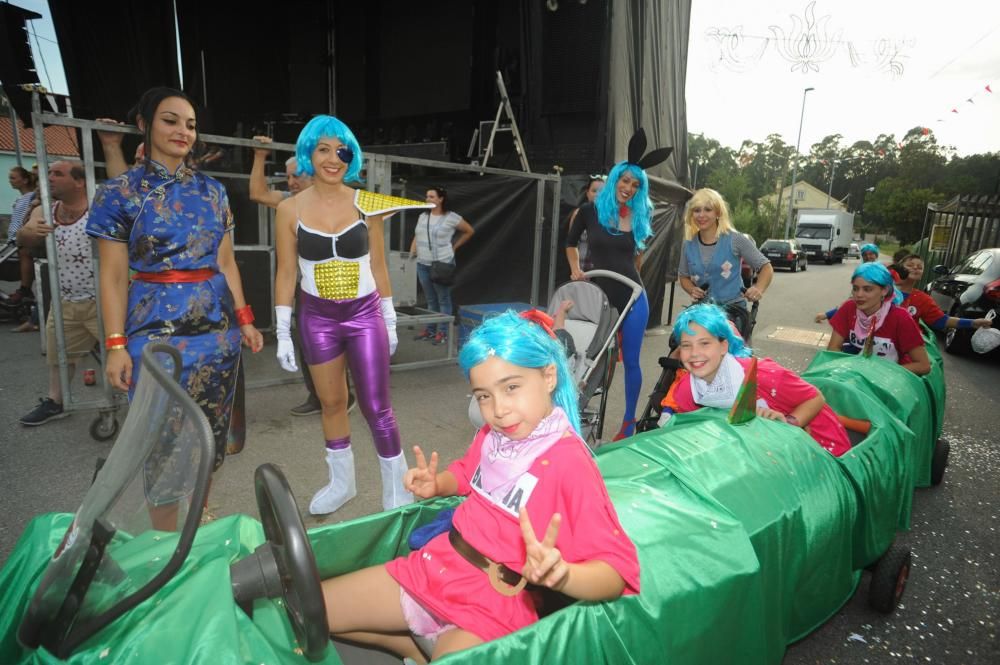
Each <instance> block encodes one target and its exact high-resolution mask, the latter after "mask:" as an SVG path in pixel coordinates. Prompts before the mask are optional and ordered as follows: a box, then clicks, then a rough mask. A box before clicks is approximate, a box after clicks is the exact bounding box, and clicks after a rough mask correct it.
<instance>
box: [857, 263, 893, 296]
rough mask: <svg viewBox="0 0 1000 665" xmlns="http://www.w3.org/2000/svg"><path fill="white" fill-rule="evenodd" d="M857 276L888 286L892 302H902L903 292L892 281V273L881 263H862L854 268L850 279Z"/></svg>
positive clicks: (872, 282)
mask: <svg viewBox="0 0 1000 665" xmlns="http://www.w3.org/2000/svg"><path fill="white" fill-rule="evenodd" d="M857 277H860V278H861V279H863V280H865V281H866V282H869V283H871V284H875V285H876V286H881V287H883V288H884V287H889V288H890V289H892V290H891V291H890V294H891V295H892V302H893V303H895V304H896V305H898V304H899V303H901V302H903V294H902V293H900V292H899V289H897V288H896V283H895V282H893V281H892V273H891V272H889V269H888V268H886V267H885V266H884V265H882V264H881V263H862V264H861V265H859V266H858V267H857V268H855V269H854V274H853V275H851V281H852V282H853V281H854V280H855V278H857Z"/></svg>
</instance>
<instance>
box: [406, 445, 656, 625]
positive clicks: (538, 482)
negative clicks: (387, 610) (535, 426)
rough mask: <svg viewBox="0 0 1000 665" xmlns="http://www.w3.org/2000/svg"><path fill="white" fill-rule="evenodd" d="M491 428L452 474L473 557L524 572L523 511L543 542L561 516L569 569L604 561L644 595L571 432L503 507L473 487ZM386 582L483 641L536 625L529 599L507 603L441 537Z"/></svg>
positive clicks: (631, 549)
mask: <svg viewBox="0 0 1000 665" xmlns="http://www.w3.org/2000/svg"><path fill="white" fill-rule="evenodd" d="M488 431H489V427H488V426H485V427H483V429H481V430H480V431H479V434H477V435H476V438H475V440H474V441H473V442H472V445H471V446H470V447H469V450H468V452H467V453H466V454H465V456H464V457H463V458H462V459H460V460H458V461H456V462H454V463H452V464H451V466H449V467H448V470H449V471H451V472H452V473H453V474H454V475H455V478H456V479H458V494H460V495H468V498H466V500H465V501H463V502H462V503H461V504H459V506H458V508H457V509H456V510H455V517H454V525H455V528H456V529H457V530H458V532H459V533H461V534H462V537H463V538H464V539H465V540H466V541H467V542H468V543H469V544H470V545H472V546H473V547H474V548H475V549H476V550H478V551H479V552H481V553H482V554H483V555H485V556H487V557H489V558H490V559H492V560H494V561H498V562H500V563H503V564H504V565H506V566H507V567H508V568H510V569H511V570H514V571H517V572H520V571H521V570H522V569H523V568H524V560H525V549H524V540H523V538H522V536H521V526H520V524H519V522H518V517H517V515H518V510H519V508H520V507H525V508H526V510H527V511H528V516H529V518H530V519H531V524H532V526H533V527H534V529H535V534H536V535H537V536H538V538H539V539H541V538H542V537H543V534H544V533H545V530H546V529H547V528H548V525H549V521H550V520H551V519H552V515H553V514H555V513H559V514H560V515H562V524H561V526H560V529H559V536H558V538H557V539H556V547H557V548H559V551H560V553H561V554H562V557H563V559H564V560H565V561H567V562H570V563H580V562H584V561H592V560H595V559H597V560H600V561H604V562H606V563H607V564H608V565H610V566H611V567H612V568H614V569H615V570H616V571H617V572H618V574H619V575H621V576H622V578H623V579H624V580H625V593H626V594H633V593H638V591H639V559H638V556H637V554H636V550H635V545H633V544H632V541H631V540H629V537H628V535H626V533H625V531H624V529H622V526H621V523H619V521H618V515H617V514H616V513H615V508H614V506H613V505H612V503H611V499H610V498H609V497H608V491H607V488H606V487H605V486H604V479H603V478H601V474H600V472H599V471H598V469H597V464H596V463H595V462H594V460H593V458H592V457H591V456H590V453H589V452H588V450H587V447H586V444H584V443H583V441H582V440H581V439H580V438H579V437H578V436H577V435H576V433H575V432H572V431H568V432H567V433H566V435H565V436H564V437H563V438H562V439H560V440H559V441H558V442H556V443H555V444H554V445H553V446H552V447H551V448H550V449H549V450H548V451H546V452H545V453H544V454H543V455H542V456H541V457H540V458H539V459H537V460H535V462H534V463H533V464H532V465H531V467H530V468H529V469H528V472H527V473H524V474H522V475H521V477H520V478H519V479H518V481H517V483H516V484H515V486H514V487H513V489H512V490H511V491H510V492H509V493H508V494H507V495H506V496H505V497H504V498H503V500H502V501H500V502H499V503H494V502H493V501H492V500H491V499H489V498H488V496H487V495H486V494H484V493H482V492H479V491H477V490H476V489H475V488H474V487H473V485H474V484H475V483H476V480H477V470H478V467H479V461H480V459H481V449H482V445H483V441H484V439H485V438H486V433H487V432H488ZM386 569H387V570H388V572H389V574H390V575H392V577H393V578H394V579H395V580H396V581H397V582H399V584H400V586H402V587H403V588H404V589H405V590H406V591H407V593H409V594H410V595H411V596H413V597H414V598H415V599H416V600H417V601H418V602H419V603H420V604H421V605H422V606H423V607H424V608H426V609H427V610H428V611H430V612H431V613H432V614H434V615H435V616H436V617H438V618H439V619H441V620H442V621H443V622H445V623H451V624H455V625H456V626H458V627H459V628H462V629H464V630H467V631H469V632H471V633H473V634H474V635H476V636H478V637H480V638H481V639H483V640H493V639H496V638H499V637H503V636H504V635H507V634H509V633H512V632H514V631H515V630H518V629H520V628H523V627H525V626H528V625H530V624H532V623H534V622H535V621H537V620H538V612H537V610H536V608H535V604H534V599H533V597H532V595H531V594H530V593H528V592H527V591H522V592H521V593H519V594H517V595H516V596H511V597H508V596H503V595H501V594H500V593H498V592H497V591H495V590H494V589H493V587H492V586H490V582H489V579H488V578H487V576H486V573H485V572H484V571H482V570H480V569H479V568H476V567H475V566H473V565H472V564H470V563H469V562H468V561H466V560H465V559H464V558H462V556H461V555H460V554H458V553H457V552H455V550H454V549H453V548H452V546H451V543H449V542H448V534H447V533H443V534H440V535H438V536H437V537H435V538H434V539H432V540H431V541H430V542H429V543H427V545H425V546H424V547H423V548H422V549H420V550H417V551H415V552H412V553H411V554H410V555H409V556H408V557H404V558H399V559H395V560H393V561H390V562H389V563H387V564H386Z"/></svg>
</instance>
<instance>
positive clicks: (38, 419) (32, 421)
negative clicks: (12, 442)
mask: <svg viewBox="0 0 1000 665" xmlns="http://www.w3.org/2000/svg"><path fill="white" fill-rule="evenodd" d="M68 415H69V414H68V413H67V412H66V411H65V410H63V406H62V404H57V403H56V402H55V401H53V400H52V399H50V398H48V397H42V398H39V400H38V406H36V407H35V408H34V409H32V410H31V413H29V414H28V415H26V416H24V417H23V418H21V424H22V425H25V426H27V427H36V426H38V425H44V424H45V423H47V422H49V421H50V420H58V419H59V418H65V417H66V416H68Z"/></svg>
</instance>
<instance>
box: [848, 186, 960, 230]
mask: <svg viewBox="0 0 1000 665" xmlns="http://www.w3.org/2000/svg"><path fill="white" fill-rule="evenodd" d="M940 199H941V196H940V195H939V194H937V192H935V191H934V190H933V189H930V188H917V187H913V186H912V183H911V182H910V181H909V180H907V179H905V178H903V177H896V178H886V179H885V180H883V181H882V182H880V183H879V184H878V186H877V187H876V188H875V191H874V192H872V193H871V194H869V195H868V198H867V200H866V201H865V220H864V223H865V226H866V227H867V228H868V229H882V230H889V231H892V233H893V235H895V236H896V238H897V239H898V240H899V242H900V244H903V245H906V244H909V243H911V242H913V241H915V240H919V239H920V233H921V231H922V229H923V223H924V215H925V214H926V211H927V204H928V203H931V202H932V201H937V200H940Z"/></svg>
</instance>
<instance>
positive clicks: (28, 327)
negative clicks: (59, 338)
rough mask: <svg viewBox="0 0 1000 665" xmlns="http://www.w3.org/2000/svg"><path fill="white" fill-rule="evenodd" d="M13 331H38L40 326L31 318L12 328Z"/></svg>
mask: <svg viewBox="0 0 1000 665" xmlns="http://www.w3.org/2000/svg"><path fill="white" fill-rule="evenodd" d="M11 332H15V333H26V332H38V326H37V325H35V324H34V323H32V321H31V319H28V320H27V321H25V322H24V323H22V324H21V325H19V326H18V327H16V328H11Z"/></svg>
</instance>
